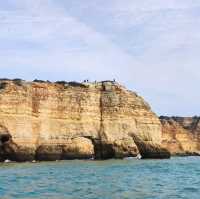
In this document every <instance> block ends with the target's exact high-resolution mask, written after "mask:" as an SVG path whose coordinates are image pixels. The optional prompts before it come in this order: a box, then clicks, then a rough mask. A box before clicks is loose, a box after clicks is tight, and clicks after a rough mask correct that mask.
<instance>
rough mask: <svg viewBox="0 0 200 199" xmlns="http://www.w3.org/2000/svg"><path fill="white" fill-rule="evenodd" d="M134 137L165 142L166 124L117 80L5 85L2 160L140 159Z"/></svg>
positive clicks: (0, 117) (0, 110)
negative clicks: (135, 157) (162, 134)
mask: <svg viewBox="0 0 200 199" xmlns="http://www.w3.org/2000/svg"><path fill="white" fill-rule="evenodd" d="M130 134H135V135H137V136H139V137H140V139H142V140H143V141H144V142H145V143H146V144H148V143H149V142H151V143H153V144H156V145H159V144H161V123H160V121H159V119H158V118H157V116H156V115H155V114H154V113H153V112H152V111H151V109H150V107H149V105H148V104H147V103H146V102H145V101H144V100H143V99H142V98H141V97H140V96H138V95H137V94H136V93H134V92H131V91H128V90H127V89H125V88H124V87H123V86H121V85H119V84H118V83H116V82H111V81H105V82H94V83H87V82H85V83H76V82H69V83H67V82H56V83H50V82H39V81H35V82H25V81H21V80H19V79H16V80H12V81H11V80H1V81H0V135H1V137H2V138H0V139H1V153H2V155H1V157H2V159H5V158H10V159H14V160H18V161H24V160H32V159H39V160H56V159H74V158H80V159H81V158H93V157H94V158H99V159H105V158H115V157H116V158H121V157H126V156H136V155H137V154H138V147H137V146H136V144H135V142H134V137H131V136H130Z"/></svg>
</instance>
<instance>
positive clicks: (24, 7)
mask: <svg viewBox="0 0 200 199" xmlns="http://www.w3.org/2000/svg"><path fill="white" fill-rule="evenodd" d="M199 53H200V1H199V0H167V1H163V0H123V1H122V0H109V1H106V0H6V1H5V0H0V69H1V77H8V78H16V77H18V78H23V79H26V80H32V79H35V78H38V79H44V80H46V79H48V80H52V81H54V80H67V81H70V80H76V81H82V80H84V79H86V78H87V79H89V80H91V81H93V80H106V79H113V78H115V79H116V80H117V81H119V82H120V83H122V84H123V85H125V86H127V87H128V88H129V89H131V90H134V91H137V92H138V93H139V94H140V95H142V96H143V97H144V98H145V99H146V100H147V101H148V102H149V103H150V104H151V106H152V109H153V110H154V111H155V112H156V113H157V114H159V115H161V114H162V115H183V116H190V115H200V104H199V101H200V92H199V85H200V67H199V64H200V61H199V59H200V54H199Z"/></svg>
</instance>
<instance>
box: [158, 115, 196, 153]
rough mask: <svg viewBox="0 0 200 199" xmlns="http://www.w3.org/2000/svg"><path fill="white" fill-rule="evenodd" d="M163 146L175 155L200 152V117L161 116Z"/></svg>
mask: <svg viewBox="0 0 200 199" xmlns="http://www.w3.org/2000/svg"><path fill="white" fill-rule="evenodd" d="M160 120H161V123H162V132H163V135H162V137H163V141H162V145H163V147H165V148H167V149H168V150H169V151H170V152H171V154H174V155H199V154H200V118H199V117H164V116H162V117H160Z"/></svg>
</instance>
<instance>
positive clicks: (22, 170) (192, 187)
mask: <svg viewBox="0 0 200 199" xmlns="http://www.w3.org/2000/svg"><path fill="white" fill-rule="evenodd" d="M0 198H2V199H7V198H20V199H22V198H28V199H31V198H37V199H38V198H41V199H43V198H44V199H47V198H50V199H64V198H65V199H173V198H188V199H196V198H198V199H199V198H200V157H182V158H180V157H177V158H172V159H170V160H137V159H128V160H108V161H78V160H74V161H60V162H42V163H3V164H1V165H0Z"/></svg>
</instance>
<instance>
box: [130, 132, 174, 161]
mask: <svg viewBox="0 0 200 199" xmlns="http://www.w3.org/2000/svg"><path fill="white" fill-rule="evenodd" d="M129 135H130V136H131V137H132V138H133V140H134V142H135V144H136V145H137V147H138V150H139V153H140V155H141V158H142V159H151V158H152V159H167V158H170V156H171V154H170V152H169V151H168V150H167V149H165V148H162V147H161V146H160V145H158V144H155V143H153V142H151V141H143V140H142V139H141V138H140V137H139V136H138V135H136V134H134V133H130V134H129Z"/></svg>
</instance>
